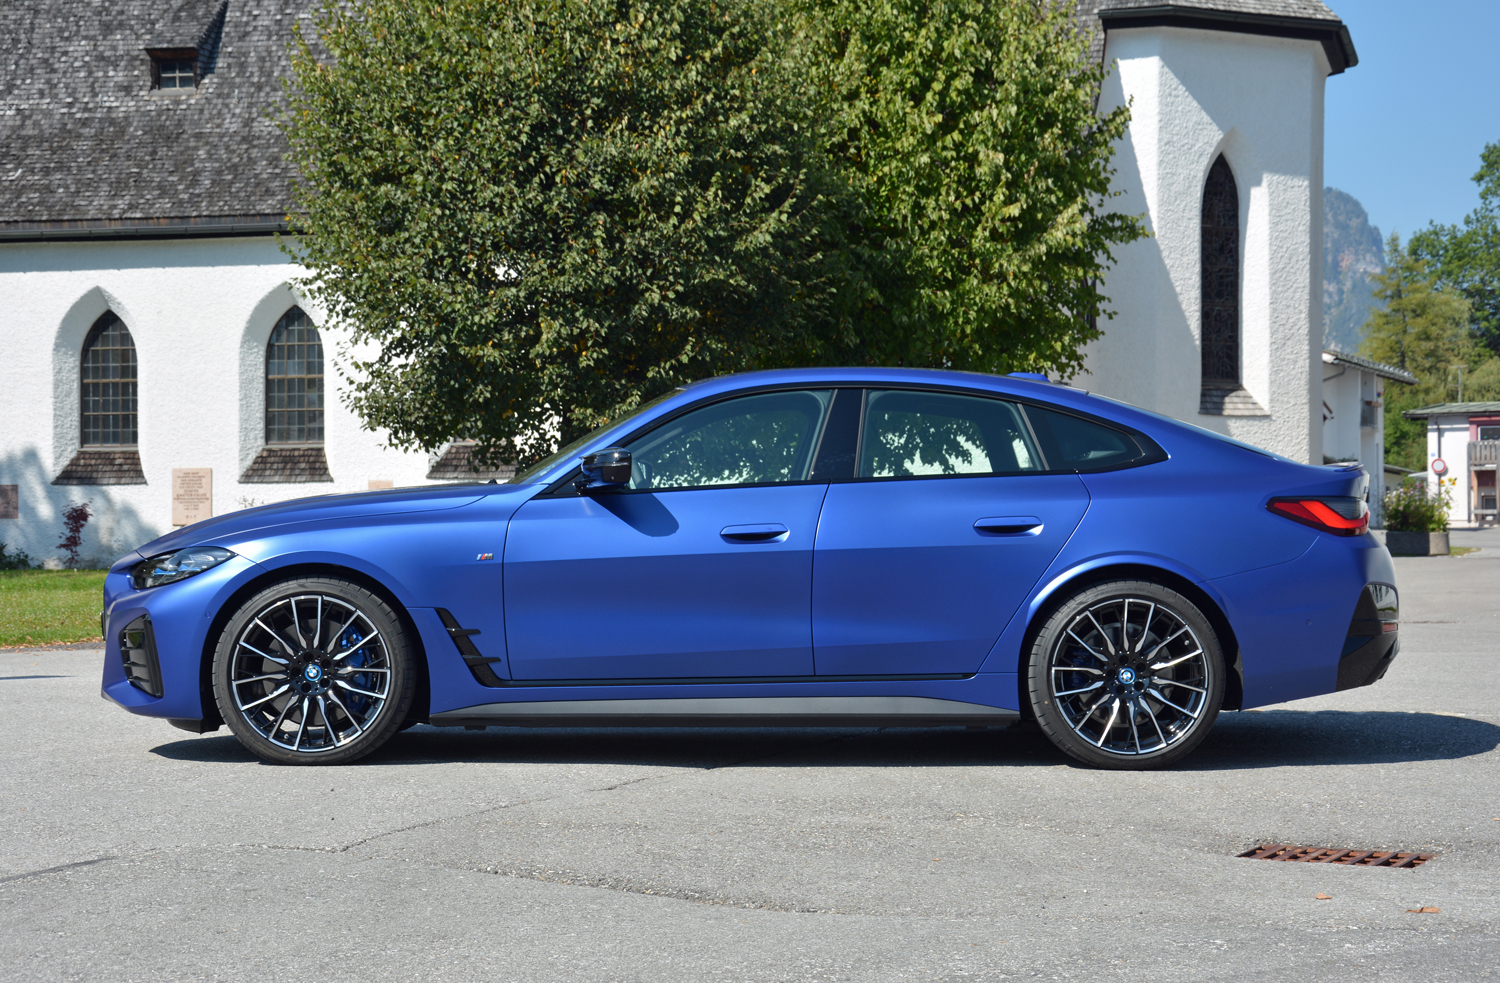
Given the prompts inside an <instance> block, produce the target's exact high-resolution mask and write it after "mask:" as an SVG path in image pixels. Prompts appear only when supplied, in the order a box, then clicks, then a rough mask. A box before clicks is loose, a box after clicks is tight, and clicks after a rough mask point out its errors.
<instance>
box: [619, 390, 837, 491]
mask: <svg viewBox="0 0 1500 983" xmlns="http://www.w3.org/2000/svg"><path fill="white" fill-rule="evenodd" d="M832 395H833V394H832V393H831V392H826V391H824V392H779V393H762V394H759V395H756V396H742V397H740V398H738V399H730V400H726V401H724V402H722V403H713V404H711V405H709V406H705V407H703V408H702V409H698V410H693V411H691V412H689V413H685V414H683V415H682V416H680V417H678V418H677V419H675V420H671V421H669V422H667V423H665V424H663V425H662V426H660V427H657V428H656V429H655V430H652V431H651V432H650V433H648V434H646V435H645V436H644V437H640V438H638V439H637V440H634V441H632V442H631V443H630V444H629V445H628V447H629V448H630V454H631V467H632V474H631V481H630V487H631V488H695V487H704V486H712V485H757V484H769V483H778V482H788V481H805V480H807V473H808V470H809V467H810V465H811V463H812V452H813V447H814V446H815V444H816V443H817V436H818V428H819V426H820V425H821V424H822V422H823V415H824V411H825V410H826V409H827V407H828V404H829V402H830V401H831V397H832Z"/></svg>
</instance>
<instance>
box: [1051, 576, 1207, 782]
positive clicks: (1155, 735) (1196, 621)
mask: <svg viewBox="0 0 1500 983" xmlns="http://www.w3.org/2000/svg"><path fill="white" fill-rule="evenodd" d="M1225 671H1226V670H1225V667H1224V655H1223V650H1222V649H1221V647H1220V645H1219V639H1218V636H1217V635H1216V634H1215V632H1214V630H1213V626H1212V625H1211V624H1210V623H1209V621H1208V619H1207V618H1206V617H1204V615H1203V612H1201V611H1200V610H1198V608H1197V606H1196V605H1194V604H1193V603H1192V602H1191V601H1189V600H1188V599H1187V598H1185V597H1183V596H1182V595H1181V594H1179V593H1177V592H1176V591H1174V590H1170V589H1168V588H1166V587H1163V586H1161V585H1160V584H1154V583H1151V582H1149V581H1131V580H1119V581H1112V582H1110V583H1105V584H1099V585H1097V586H1094V587H1091V588H1087V589H1085V590H1083V591H1080V592H1079V593H1078V594H1075V595H1074V596H1073V597H1071V598H1069V599H1068V600H1067V601H1065V602H1063V604H1062V605H1061V606H1060V607H1059V608H1058V609H1057V610H1056V611H1055V612H1053V614H1052V616H1051V617H1049V618H1048V619H1047V621H1046V623H1045V624H1044V625H1043V627H1042V630H1041V632H1040V633H1038V635H1037V637H1036V642H1035V644H1034V645H1033V647H1032V650H1031V659H1030V662H1029V663H1028V666H1027V690H1028V695H1029V697H1030V701H1031V708H1032V711H1033V712H1034V713H1035V715H1036V721H1037V723H1038V724H1039V725H1040V726H1041V728H1042V731H1043V732H1044V733H1045V734H1046V735H1047V737H1048V738H1050V739H1051V741H1052V743H1054V744H1056V745H1057V746H1058V747H1059V748H1060V749H1061V750H1062V751H1064V752H1065V753H1067V754H1069V755H1071V756H1072V757H1074V758H1077V759H1078V760H1080V761H1082V762H1084V763H1086V764H1089V765H1092V766H1094V767H1096V768H1133V769H1143V768H1155V767H1160V766H1162V765H1166V764H1170V763H1172V762H1174V761H1177V760H1179V759H1180V758H1182V757H1183V756H1184V755H1186V754H1187V753H1188V752H1189V751H1191V750H1192V749H1193V748H1195V747H1197V746H1198V744H1199V743H1200V742H1201V741H1202V740H1203V738H1204V737H1205V736H1207V734H1208V731H1209V729H1210V728H1211V727H1212V726H1213V724H1214V720H1215V719H1216V718H1217V717H1218V714H1219V707H1220V705H1221V704H1222V703H1223V700H1224V674H1225Z"/></svg>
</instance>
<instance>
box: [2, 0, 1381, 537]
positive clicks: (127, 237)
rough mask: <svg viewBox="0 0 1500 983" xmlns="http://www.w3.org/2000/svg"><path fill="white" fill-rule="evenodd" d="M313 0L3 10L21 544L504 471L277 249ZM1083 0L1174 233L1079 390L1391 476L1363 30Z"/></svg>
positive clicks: (10, 497) (1278, 6)
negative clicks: (66, 514) (1335, 117)
mask: <svg viewBox="0 0 1500 983" xmlns="http://www.w3.org/2000/svg"><path fill="white" fill-rule="evenodd" d="M311 6H312V4H311V3H310V0H257V2H256V3H253V4H252V3H248V2H246V0H168V2H145V0H101V2H98V3H90V4H79V3H74V2H71V0H12V2H10V3H6V4H4V5H0V50H3V51H4V52H5V56H4V59H3V61H0V65H3V68H0V71H3V73H4V77H3V82H0V85H3V89H0V92H3V95H0V298H4V303H3V304H0V351H3V352H4V357H3V359H0V420H3V424H0V542H3V543H4V544H6V547H7V549H10V550H15V549H21V550H25V551H26V552H27V553H29V554H30V555H31V556H32V557H33V558H34V559H36V560H51V561H53V562H55V560H56V557H57V556H58V550H57V543H58V540H59V539H60V538H61V536H62V522H61V518H60V516H61V513H62V510H63V509H65V508H67V507H68V506H69V505H71V504H74V503H78V502H83V501H87V502H89V503H90V507H91V510H92V511H93V513H94V515H95V519H94V520H93V521H92V522H91V523H90V524H89V526H88V529H87V538H86V542H85V546H84V548H83V554H84V559H85V560H86V561H88V562H92V563H100V564H102V563H104V562H107V561H108V560H109V559H110V558H112V557H114V556H117V555H119V554H121V553H124V552H126V551H128V550H130V549H133V548H134V547H136V546H137V545H139V544H141V543H143V542H145V541H147V540H149V539H151V538H153V537H154V536H156V535H158V534H160V533H162V532H166V531H168V530H169V529H170V528H171V527H172V526H173V524H174V523H177V524H180V523H183V522H187V521H194V520H196V519H197V518H201V517H205V516H207V515H210V514H220V513H223V512H227V511H232V510H234V509H238V508H244V507H248V506H250V505H253V504H262V503H267V502H272V501H279V500H283V499H289V498H296V497H301V496H305V495H311V494H322V493H328V492H341V491H354V490H363V489H367V488H378V487H388V486H390V485H398V486H400V485H412V484H422V483H425V482H440V481H445V480H454V479H464V478H474V477H482V478H488V477H491V476H492V475H491V474H490V473H488V472H482V473H479V472H474V471H472V470H471V469H470V464H469V461H468V458H467V448H466V447H464V446H463V445H456V446H450V447H448V448H443V449H441V451H440V453H438V454H435V455H428V454H424V453H403V452H400V451H395V450H391V449H388V448H386V447H384V446H383V441H382V438H381V435H380V434H378V433H370V432H368V431H365V430H362V429H361V427H360V425H359V421H358V420H357V419H356V418H355V417H354V415H353V414H352V413H351V412H350V411H349V410H348V409H347V408H346V407H345V406H344V404H343V402H342V401H341V400H340V399H339V398H338V384H339V376H338V374H337V371H336V368H335V364H334V357H335V355H336V354H337V352H338V351H339V348H340V344H341V338H340V336H339V333H338V332H337V331H336V330H332V329H330V328H328V327H327V326H325V325H324V316H323V312H322V311H321V310H320V309H319V308H318V306H317V305H316V304H315V303H312V302H310V301H309V299H308V298H306V297H304V296H302V295H301V294H299V293H298V291H297V288H296V286H295V281H296V279H297V278H298V277H299V275H300V274H301V273H302V271H301V270H300V269H299V268H298V267H297V266H296V265H294V264H293V263H292V261H291V260H290V258H289V257H288V255H287V253H286V252H284V251H283V250H282V249H281V248H280V245H279V243H278V239H277V235H278V233H281V232H284V231H285V229H286V224H285V223H286V209H287V208H288V207H289V204H290V200H289V196H288V185H289V182H290V180H291V178H292V174H291V172H290V169H289V165H287V164H286V163H285V161H284V160H283V154H284V147H285V145H284V141H283V139H282V138H281V136H280V135H279V134H278V133H277V131H276V130H275V128H274V126H273V125H272V124H271V123H270V122H269V120H268V119H267V118H266V112H265V110H266V107H268V106H270V105H271V104H272V103H273V102H274V101H275V99H276V98H277V92H278V78H279V77H281V76H283V75H284V74H286V72H287V71H288V65H287V56H286V44H287V42H288V39H289V38H290V36H291V30H292V27H293V25H294V24H296V23H298V22H301V23H302V24H303V26H304V28H308V27H310V25H309V24H308V21H307V18H308V13H309V9H310V8H311ZM1079 17H1080V20H1082V21H1083V22H1085V23H1087V24H1089V25H1092V27H1093V29H1094V32H1095V48H1096V53H1097V54H1098V55H1099V57H1101V58H1103V59H1105V61H1106V63H1109V64H1111V65H1112V69H1111V72H1110V74H1109V77H1108V80H1107V82H1106V84H1105V88H1104V91H1103V93H1102V97H1101V109H1109V108H1112V107H1113V106H1116V105H1120V104H1123V103H1126V102H1128V103H1129V104H1130V106H1131V112H1132V122H1131V125H1130V130H1129V132H1128V134H1127V135H1126V137H1125V138H1124V140H1123V141H1122V143H1121V145H1120V146H1119V148H1118V153H1117V155H1116V158H1115V166H1116V168H1117V175H1116V187H1117V188H1118V190H1120V191H1122V192H1123V195H1122V196H1121V197H1119V198H1116V199H1114V201H1113V203H1112V206H1113V207H1114V208H1115V209H1117V210H1120V211H1124V212H1129V213H1138V214H1144V215H1145V216H1146V221H1147V225H1148V227H1149V229H1150V231H1151V233H1152V235H1151V238H1149V239H1145V240H1142V241H1140V242H1137V243H1134V244H1132V245H1130V246H1128V247H1125V248H1124V249H1121V250H1119V251H1118V253H1117V260H1118V262H1117V265H1116V267H1115V268H1114V270H1113V271H1112V272H1111V274H1110V275H1109V277H1108V280H1107V282H1106V283H1105V285H1104V293H1106V294H1107V295H1108V296H1109V297H1110V299H1111V306H1112V307H1113V309H1115V310H1116V311H1117V312H1118V315H1117V316H1116V317H1115V318H1114V319H1113V320H1111V321H1107V322H1105V323H1104V325H1103V327H1104V328H1105V332H1106V333H1105V335H1104V337H1103V338H1102V339H1100V340H1099V341H1098V342H1096V343H1095V344H1093V345H1092V346H1091V347H1090V349H1089V350H1088V357H1087V365H1088V370H1089V372H1088V374H1087V375H1084V376H1082V377H1081V378H1079V379H1077V380H1075V384H1076V385H1079V386H1082V387H1084V388H1087V389H1091V390H1094V391H1096V392H1101V393H1104V394H1107V395H1110V396H1114V397H1117V398H1120V399H1123V400H1127V401H1129V402H1131V403H1135V404H1137V405H1140V406H1143V407H1146V408H1148V409H1153V410H1156V411H1158V412H1162V413H1166V414H1169V415H1171V416H1174V417H1177V418H1179V419H1182V420H1185V421H1188V422H1190V423H1195V424H1197V425H1199V426H1203V427H1208V428H1210V429H1214V430H1217V431H1220V432H1222V433H1226V434H1229V435H1231V436H1233V437H1236V438H1239V439H1242V440H1246V441H1248V442H1250V443H1254V444H1257V445H1260V446H1262V447H1265V448H1268V449H1270V450H1273V451H1276V452H1279V453H1281V454H1284V455H1287V456H1288V457H1292V458H1295V459H1298V460H1302V461H1308V462H1313V463H1323V462H1324V461H1325V460H1327V459H1335V460H1350V459H1357V460H1363V461H1364V462H1365V463H1366V465H1367V467H1368V468H1369V470H1370V471H1371V474H1372V479H1374V481H1372V484H1374V483H1375V482H1378V481H1379V478H1380V476H1381V471H1382V461H1381V460H1380V459H1379V457H1380V446H1379V445H1380V441H1379V439H1378V435H1379V434H1380V433H1381V432H1382V431H1381V429H1380V427H1381V420H1380V398H1381V397H1380V393H1381V388H1382V386H1383V385H1384V383H1385V381H1386V380H1388V379H1392V378H1395V377H1394V376H1392V375H1391V374H1390V372H1388V371H1384V370H1386V369H1387V368H1388V367H1385V366H1374V365H1372V364H1370V363H1364V361H1363V360H1355V361H1354V362H1349V361H1344V362H1339V361H1338V357H1337V356H1330V357H1332V358H1333V359H1334V361H1332V362H1329V361H1325V354H1324V352H1323V350H1322V344H1321V341H1322V334H1323V315H1322V297H1323V291H1322V281H1323V270H1322V262H1323V233H1322V216H1323V203H1322V190H1323V92H1324V83H1325V80H1326V79H1327V78H1328V76H1330V75H1337V74H1339V73H1341V72H1343V71H1344V70H1345V69H1347V68H1349V67H1350V66H1352V65H1354V64H1355V63H1356V60H1357V56H1356V54H1355V50H1354V46H1353V43H1352V41H1351V40H1350V37H1349V32H1348V30H1347V28H1346V27H1345V26H1344V24H1343V23H1342V22H1341V21H1340V20H1339V19H1338V17H1337V16H1336V15H1335V14H1334V13H1333V12H1332V11H1330V10H1329V9H1328V8H1327V7H1325V6H1324V5H1323V4H1322V3H1321V2H1319V0H1190V2H1169V3H1163V2H1157V0H1082V2H1081V3H1080V5H1079ZM1356 362H1358V363H1362V364H1355V363H1356ZM1351 368H1352V370H1353V371H1354V378H1355V379H1357V380H1359V381H1358V384H1357V385H1354V386H1353V387H1352V388H1350V387H1349V385H1348V384H1347V377H1348V372H1349V371H1350V370H1351ZM1390 371H1394V370H1390ZM1325 375H1328V376H1331V377H1336V378H1345V379H1346V383H1344V384H1342V385H1343V386H1344V389H1348V390H1349V392H1352V393H1353V394H1354V395H1353V396H1352V397H1348V398H1345V397H1344V396H1340V395H1338V394H1336V393H1335V392H1334V391H1333V390H1332V389H1330V390H1328V391H1326V392H1325V388H1324V378H1325ZM1365 376H1368V377H1369V378H1365ZM1343 391H1344V390H1343V389H1339V390H1338V392H1340V393H1341V392H1343ZM1330 398H1332V399H1333V402H1329V399H1330ZM1335 403H1337V404H1338V405H1337V406H1336V405H1335ZM1345 404H1347V405H1345ZM1356 419H1357V420H1358V426H1354V425H1353V423H1352V420H1356ZM1351 428H1352V429H1351ZM1333 444H1337V445H1338V446H1332V445H1333ZM1345 445H1347V446H1345ZM1377 495H1378V487H1376V488H1372V499H1373V500H1376V501H1378V498H1376V496H1377Z"/></svg>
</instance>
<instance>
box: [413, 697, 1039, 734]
mask: <svg viewBox="0 0 1500 983" xmlns="http://www.w3.org/2000/svg"><path fill="white" fill-rule="evenodd" d="M1019 719H1020V714H1018V713H1016V711H1014V710H1002V709H1000V708H998V707H989V706H984V705H983V704H980V703H961V702H959V701H957V700H939V699H934V698H933V697H928V696H766V697H715V698H707V699H658V700H557V701H550V702H540V703H485V704H480V705H479V706H472V707H464V708H463V709H461V710H447V711H444V712H442V713H435V714H433V715H432V718H431V720H430V721H429V722H430V723H431V724H432V725H433V726H434V727H951V726H954V725H959V726H987V727H1003V726H1006V725H1009V724H1012V723H1015V722H1016V721H1017V720H1019Z"/></svg>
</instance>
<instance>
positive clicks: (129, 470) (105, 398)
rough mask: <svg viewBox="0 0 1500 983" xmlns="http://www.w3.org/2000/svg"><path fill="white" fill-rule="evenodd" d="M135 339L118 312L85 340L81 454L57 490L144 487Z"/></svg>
mask: <svg viewBox="0 0 1500 983" xmlns="http://www.w3.org/2000/svg"><path fill="white" fill-rule="evenodd" d="M136 369H137V362H136V355H135V339H133V338H131V337H130V329H129V328H127V327H125V322H124V321H121V320H120V316H119V315H118V314H116V313H115V312H114V311H106V312H105V313H104V314H103V315H101V316H100V318H99V320H97V321H95V322H94V326H93V327H91V328H89V333H88V334H87V335H85V336H84V339H83V350H82V352H81V353H80V357H79V363H78V397H79V398H78V445H79V446H78V450H77V452H76V453H75V454H74V455H73V458H72V460H70V461H69V462H68V463H67V465H66V466H65V467H64V468H63V469H62V471H61V473H59V474H58V476H57V477H56V478H53V479H52V483H53V484H54V485H144V484H145V483H146V475H145V472H144V471H142V470H141V455H140V452H139V451H137V450H136V443H137V441H138V438H139V436H140V415H139V406H140V390H139V388H138V387H139V379H138V375H137V372H136Z"/></svg>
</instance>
